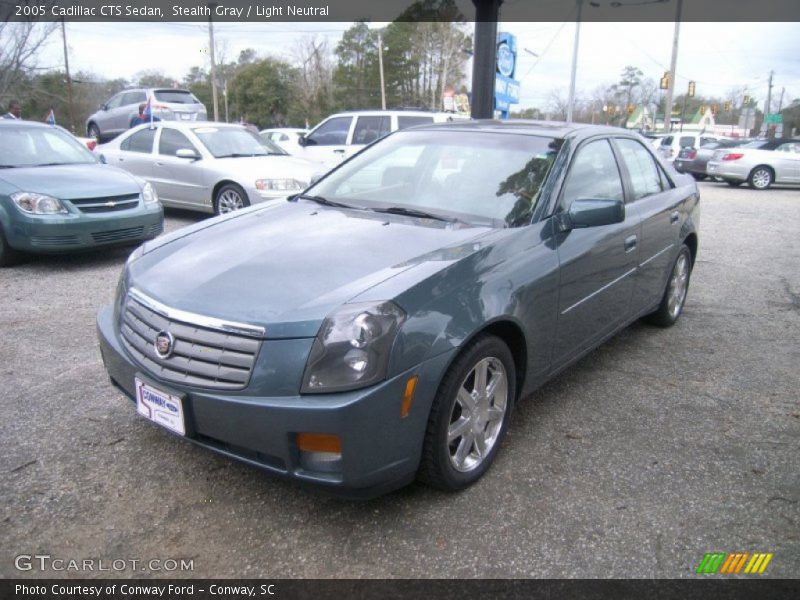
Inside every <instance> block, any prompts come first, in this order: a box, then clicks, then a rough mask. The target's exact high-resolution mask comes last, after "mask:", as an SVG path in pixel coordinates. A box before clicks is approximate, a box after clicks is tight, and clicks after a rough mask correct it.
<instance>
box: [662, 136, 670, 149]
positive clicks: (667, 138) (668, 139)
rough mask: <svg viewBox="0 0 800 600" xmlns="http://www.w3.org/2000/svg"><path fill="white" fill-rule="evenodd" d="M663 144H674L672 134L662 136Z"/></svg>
mask: <svg viewBox="0 0 800 600" xmlns="http://www.w3.org/2000/svg"><path fill="white" fill-rule="evenodd" d="M661 145H662V146H672V136H671V135H665V136H664V137H663V138H661Z"/></svg>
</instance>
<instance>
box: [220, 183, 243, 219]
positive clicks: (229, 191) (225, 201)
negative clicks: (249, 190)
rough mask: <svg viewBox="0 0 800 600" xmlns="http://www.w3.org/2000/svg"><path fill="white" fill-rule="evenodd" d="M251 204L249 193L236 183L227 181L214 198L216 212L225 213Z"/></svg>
mask: <svg viewBox="0 0 800 600" xmlns="http://www.w3.org/2000/svg"><path fill="white" fill-rule="evenodd" d="M245 206H250V201H249V200H248V199H247V194H245V193H244V190H243V189H242V188H241V187H239V186H238V185H236V184H235V183H226V184H225V185H223V186H222V187H221V188H219V190H218V191H217V195H216V197H215V198H214V213H215V214H217V215H224V214H226V213H229V212H233V211H235V210H239V209H241V208H244V207H245Z"/></svg>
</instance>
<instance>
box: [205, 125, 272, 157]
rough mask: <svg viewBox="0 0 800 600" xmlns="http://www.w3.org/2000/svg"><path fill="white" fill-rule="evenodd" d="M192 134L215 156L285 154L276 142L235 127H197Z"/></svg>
mask: <svg viewBox="0 0 800 600" xmlns="http://www.w3.org/2000/svg"><path fill="white" fill-rule="evenodd" d="M194 134H195V135H196V136H197V137H198V138H200V141H201V142H203V145H205V147H206V148H208V151H209V152H211V154H213V155H214V157H215V158H229V157H233V158H239V157H242V156H269V155H270V154H279V155H285V154H286V152H284V151H283V150H281V148H280V147H278V146H277V145H276V144H274V143H273V142H271V141H269V140H265V139H264V138H262V137H260V136H259V135H258V134H256V133H252V132H250V131H247V130H246V129H239V128H235V127H198V128H196V129H195V130H194Z"/></svg>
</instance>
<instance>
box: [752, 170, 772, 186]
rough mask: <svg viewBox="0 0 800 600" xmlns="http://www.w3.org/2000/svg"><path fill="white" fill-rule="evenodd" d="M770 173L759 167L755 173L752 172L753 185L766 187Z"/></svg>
mask: <svg viewBox="0 0 800 600" xmlns="http://www.w3.org/2000/svg"><path fill="white" fill-rule="evenodd" d="M770 178H771V176H770V174H769V171H765V170H764V169H759V170H758V171H756V172H755V173H753V185H755V186H756V187H759V188H763V187H767V186H768V185H769V181H770Z"/></svg>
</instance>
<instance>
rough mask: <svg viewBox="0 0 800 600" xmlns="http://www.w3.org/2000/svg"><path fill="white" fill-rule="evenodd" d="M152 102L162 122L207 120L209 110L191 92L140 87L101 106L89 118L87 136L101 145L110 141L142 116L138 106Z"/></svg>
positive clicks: (154, 110)
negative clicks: (137, 116) (136, 118)
mask: <svg viewBox="0 0 800 600" xmlns="http://www.w3.org/2000/svg"><path fill="white" fill-rule="evenodd" d="M148 98H149V99H150V103H151V109H152V112H153V117H158V118H159V119H160V120H162V121H205V120H206V115H207V111H206V107H205V105H203V103H202V102H200V100H198V99H197V97H196V96H195V95H194V94H192V92H190V91H189V90H179V89H173V88H139V89H135V90H125V91H124V92H120V93H119V94H116V95H114V96H112V97H111V99H110V100H109V101H108V102H105V103H104V104H101V105H100V108H98V109H97V112H95V113H92V114H91V115H90V116H89V118H88V119H86V135H87V136H89V137H90V138H94V139H96V140H97V141H98V142H102V141H104V140H108V139H111V138H113V137H115V136H117V135H119V134H120V133H122V132H123V131H126V130H127V129H128V128H129V127H130V124H131V119H132V118H133V117H135V116H136V115H138V114H139V105H140V104H142V103H146V102H147V100H148Z"/></svg>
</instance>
